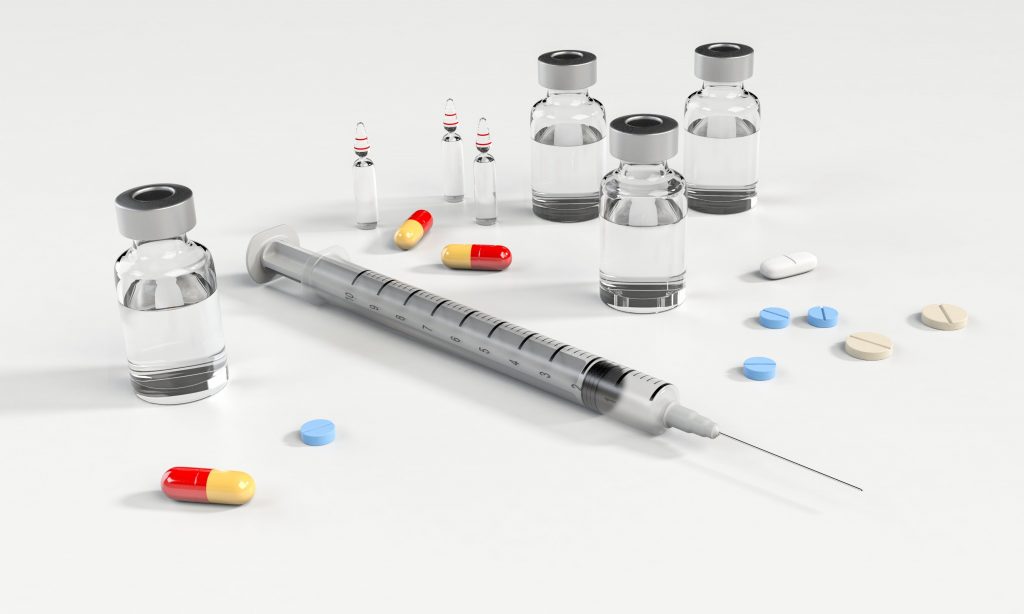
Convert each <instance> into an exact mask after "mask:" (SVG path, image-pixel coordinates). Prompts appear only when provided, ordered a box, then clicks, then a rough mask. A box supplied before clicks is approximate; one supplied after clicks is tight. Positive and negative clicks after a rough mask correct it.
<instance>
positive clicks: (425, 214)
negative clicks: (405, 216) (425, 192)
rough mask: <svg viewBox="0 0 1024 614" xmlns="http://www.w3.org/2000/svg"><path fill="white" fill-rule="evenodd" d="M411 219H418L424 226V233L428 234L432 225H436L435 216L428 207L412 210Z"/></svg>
mask: <svg viewBox="0 0 1024 614" xmlns="http://www.w3.org/2000/svg"><path fill="white" fill-rule="evenodd" d="M409 219H410V220H416V221H417V222H419V223H420V226H422V227H423V234H427V231H428V230H430V227H431V226H433V225H434V216H432V215H430V212H429V211H427V210H426V209H417V210H416V211H413V212H412V215H410V216H409Z"/></svg>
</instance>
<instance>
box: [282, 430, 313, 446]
mask: <svg viewBox="0 0 1024 614" xmlns="http://www.w3.org/2000/svg"><path fill="white" fill-rule="evenodd" d="M281 441H283V442H284V445H286V446H288V447H291V448H305V447H307V446H306V444H304V443H302V437H301V436H300V435H299V432H298V431H288V432H287V433H286V434H285V436H284V437H282V438H281Z"/></svg>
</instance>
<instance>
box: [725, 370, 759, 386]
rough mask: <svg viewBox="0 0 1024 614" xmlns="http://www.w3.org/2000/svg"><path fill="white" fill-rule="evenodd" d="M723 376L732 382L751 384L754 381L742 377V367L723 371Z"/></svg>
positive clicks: (744, 376)
mask: <svg viewBox="0 0 1024 614" xmlns="http://www.w3.org/2000/svg"><path fill="white" fill-rule="evenodd" d="M725 375H726V376H727V377H728V378H729V379H731V380H733V381H734V382H752V381H754V380H752V379H750V378H748V377H747V376H746V375H743V367H731V368H729V369H726V370H725Z"/></svg>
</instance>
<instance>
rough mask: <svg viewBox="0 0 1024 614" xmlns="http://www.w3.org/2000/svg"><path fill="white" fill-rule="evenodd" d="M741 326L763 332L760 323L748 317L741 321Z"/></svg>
mask: <svg viewBox="0 0 1024 614" xmlns="http://www.w3.org/2000/svg"><path fill="white" fill-rule="evenodd" d="M743 325H744V326H746V327H747V328H753V329H754V330H763V329H764V326H761V321H760V320H758V319H757V318H755V317H750V318H747V319H745V320H743Z"/></svg>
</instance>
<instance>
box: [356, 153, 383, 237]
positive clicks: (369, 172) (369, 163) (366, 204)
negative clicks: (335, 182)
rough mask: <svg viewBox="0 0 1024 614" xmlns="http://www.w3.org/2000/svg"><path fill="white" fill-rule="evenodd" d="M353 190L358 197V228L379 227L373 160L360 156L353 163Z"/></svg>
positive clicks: (375, 173) (369, 228)
mask: <svg viewBox="0 0 1024 614" xmlns="http://www.w3.org/2000/svg"><path fill="white" fill-rule="evenodd" d="M352 190H353V192H354V196H355V199H356V228H359V229H361V230H372V229H374V228H376V227H377V219H378V214H377V171H376V170H374V168H373V160H371V159H369V158H366V157H360V158H356V161H355V162H353V163H352Z"/></svg>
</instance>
